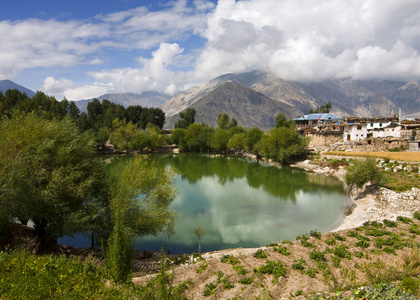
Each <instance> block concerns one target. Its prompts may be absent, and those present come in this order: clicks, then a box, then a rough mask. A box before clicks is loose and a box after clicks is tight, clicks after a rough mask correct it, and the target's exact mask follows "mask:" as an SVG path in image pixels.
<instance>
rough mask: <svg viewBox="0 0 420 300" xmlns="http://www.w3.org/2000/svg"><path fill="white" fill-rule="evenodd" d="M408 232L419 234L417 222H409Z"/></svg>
mask: <svg viewBox="0 0 420 300" xmlns="http://www.w3.org/2000/svg"><path fill="white" fill-rule="evenodd" d="M409 232H410V233H415V234H417V235H420V229H419V225H418V224H411V226H410V229H409Z"/></svg>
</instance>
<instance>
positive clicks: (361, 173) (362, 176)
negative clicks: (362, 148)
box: [346, 159, 380, 190]
mask: <svg viewBox="0 0 420 300" xmlns="http://www.w3.org/2000/svg"><path fill="white" fill-rule="evenodd" d="M379 180H380V173H379V172H378V167H377V166H376V162H375V160H374V159H367V160H366V161H355V162H354V165H352V166H349V167H348V168H347V173H346V183H347V185H348V186H349V190H352V188H353V186H354V185H355V186H357V187H362V186H363V185H364V184H365V183H367V182H368V181H370V182H372V183H377V182H379Z"/></svg>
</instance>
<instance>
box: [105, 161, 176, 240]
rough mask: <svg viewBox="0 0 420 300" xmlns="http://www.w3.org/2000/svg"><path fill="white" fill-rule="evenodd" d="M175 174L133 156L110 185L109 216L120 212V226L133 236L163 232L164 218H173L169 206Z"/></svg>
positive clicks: (173, 188) (174, 191) (173, 189)
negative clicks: (128, 230) (129, 231)
mask: <svg viewBox="0 0 420 300" xmlns="http://www.w3.org/2000/svg"><path fill="white" fill-rule="evenodd" d="M175 175H176V173H175V172H174V171H173V170H170V169H169V168H167V169H164V170H159V169H158V168H157V167H156V166H155V165H154V163H149V162H148V161H147V160H145V159H143V158H142V156H141V155H136V156H135V157H134V158H133V159H132V160H130V161H129V162H128V163H127V165H126V166H125V168H124V170H123V172H122V174H121V177H120V178H119V179H118V180H116V182H115V183H114V184H113V185H112V188H111V211H112V216H113V219H116V218H117V217H118V216H117V213H121V214H122V216H123V218H122V219H123V222H124V228H129V229H130V230H131V232H132V233H133V234H134V235H137V236H142V235H150V234H157V233H159V232H162V231H164V229H165V227H166V225H167V224H168V221H169V220H171V219H173V218H174V217H175V214H174V212H173V211H172V210H171V209H170V207H169V205H170V204H171V203H172V201H173V200H174V199H175V197H176V194H177V190H176V188H175Z"/></svg>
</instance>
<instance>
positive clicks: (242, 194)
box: [59, 153, 347, 253]
mask: <svg viewBox="0 0 420 300" xmlns="http://www.w3.org/2000/svg"><path fill="white" fill-rule="evenodd" d="M127 159H132V157H130V156H123V157H113V158H112V163H110V164H109V165H108V171H109V172H111V173H112V174H114V175H115V174H118V173H119V172H121V169H122V167H123V165H124V163H125V162H126V160H127ZM149 159H151V160H153V161H155V162H156V163H157V164H160V165H161V166H170V167H171V168H175V169H177V170H178V171H179V175H178V176H177V179H176V186H177V188H178V190H179V194H178V196H177V197H176V199H175V200H174V201H173V203H172V204H171V207H172V209H174V210H175V211H176V212H177V213H179V214H181V216H180V217H179V218H178V220H177V223H176V226H175V230H176V233H175V235H173V236H172V237H171V239H170V249H171V253H192V252H197V251H198V238H197V236H195V235H194V229H195V228H197V227H200V226H201V227H204V228H205V229H206V230H207V233H206V234H205V235H204V236H202V238H201V245H202V251H203V252H207V251H214V250H222V249H228V248H238V247H243V248H245V247H260V246H264V245H267V244H269V243H271V242H276V243H277V242H280V241H282V240H293V239H295V238H296V236H298V235H301V234H307V233H309V232H310V231H311V230H314V229H317V230H319V231H324V230H326V229H327V228H329V227H331V226H334V224H337V223H339V222H340V218H342V212H343V209H344V207H345V206H346V205H347V199H346V189H345V186H344V184H343V183H342V182H340V181H338V180H336V179H334V178H331V177H326V176H321V175H317V174H314V173H308V172H305V171H304V170H301V169H297V168H292V167H287V166H282V167H276V166H269V165H267V164H264V163H260V162H255V161H248V160H245V159H241V158H238V157H232V156H221V155H200V154H191V153H188V154H159V155H150V156H149ZM117 176H118V175H117ZM59 242H60V243H67V244H71V245H74V246H78V247H89V245H90V244H89V240H88V239H86V238H80V237H79V238H78V239H77V241H76V240H73V239H68V238H66V239H61V240H59ZM166 246H167V236H166V235H163V234H162V235H158V236H148V237H142V238H138V239H137V240H136V241H135V248H136V249H142V250H156V251H159V250H160V249H161V247H164V249H165V250H166Z"/></svg>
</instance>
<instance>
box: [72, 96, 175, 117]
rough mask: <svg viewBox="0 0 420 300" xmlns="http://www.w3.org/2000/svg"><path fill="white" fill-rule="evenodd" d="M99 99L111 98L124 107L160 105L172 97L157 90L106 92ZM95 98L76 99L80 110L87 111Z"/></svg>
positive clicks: (110, 99)
mask: <svg viewBox="0 0 420 300" xmlns="http://www.w3.org/2000/svg"><path fill="white" fill-rule="evenodd" d="M97 99H98V100H103V99H106V100H109V101H111V102H113V103H116V104H121V105H122V106H124V107H127V106H134V105H140V106H142V107H158V106H159V105H162V104H163V103H165V102H166V101H168V100H169V99H170V96H168V95H166V94H162V93H157V92H144V93H141V94H135V93H113V94H105V95H102V96H100V97H98V98H97ZM92 100H93V99H88V100H79V101H75V104H76V105H77V107H78V108H79V109H80V111H84V112H86V109H87V104H88V103H89V102H90V101H92Z"/></svg>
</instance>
